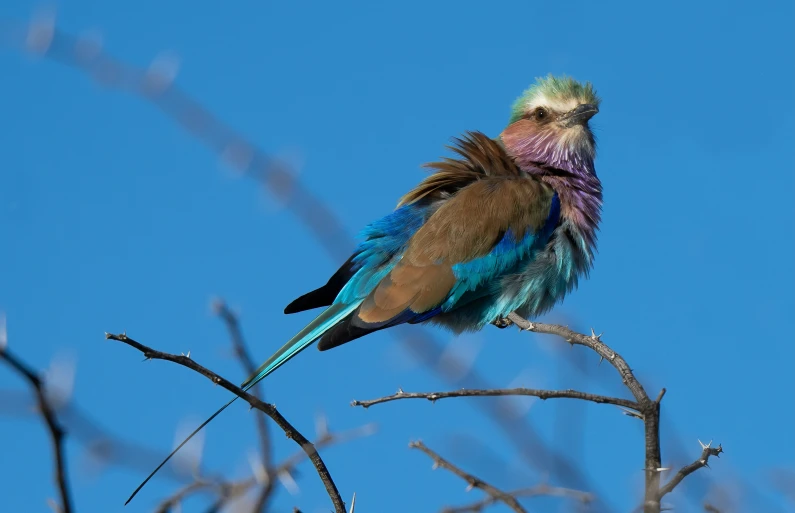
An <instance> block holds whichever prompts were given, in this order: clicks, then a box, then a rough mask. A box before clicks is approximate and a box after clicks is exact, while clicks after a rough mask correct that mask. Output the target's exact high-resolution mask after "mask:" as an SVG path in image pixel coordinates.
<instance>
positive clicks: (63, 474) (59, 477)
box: [0, 340, 72, 513]
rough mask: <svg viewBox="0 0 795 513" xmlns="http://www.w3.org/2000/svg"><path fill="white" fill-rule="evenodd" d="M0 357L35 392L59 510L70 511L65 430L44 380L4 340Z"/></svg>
mask: <svg viewBox="0 0 795 513" xmlns="http://www.w3.org/2000/svg"><path fill="white" fill-rule="evenodd" d="M0 358H1V359H3V360H4V361H5V362H6V363H8V365H9V366H10V367H11V368H12V369H14V370H15V371H17V372H18V373H19V375H20V376H22V377H23V378H24V379H25V380H26V381H27V382H28V383H29V384H30V386H31V388H33V391H34V392H35V394H36V403H37V405H38V408H39V412H40V413H41V415H42V417H44V422H45V423H46V424H47V430H48V431H49V432H50V440H51V441H52V446H53V454H54V456H55V483H56V485H57V486H58V493H59V494H60V495H61V504H60V507H59V512H60V513H72V497H71V492H70V489H69V483H68V477H67V470H66V454H65V452H66V451H65V449H64V436H65V432H64V429H63V427H61V424H60V423H59V422H58V419H57V418H56V415H55V408H53V405H52V404H51V403H50V400H49V399H48V397H47V391H46V390H45V386H44V381H43V380H42V379H41V378H40V377H39V375H38V374H37V373H36V371H34V370H33V369H31V368H30V367H28V366H27V365H26V364H25V363H24V362H23V361H22V360H20V359H19V358H17V357H16V356H15V355H14V354H13V353H11V352H10V351H9V350H8V345H7V341H5V340H3V341H2V344H0Z"/></svg>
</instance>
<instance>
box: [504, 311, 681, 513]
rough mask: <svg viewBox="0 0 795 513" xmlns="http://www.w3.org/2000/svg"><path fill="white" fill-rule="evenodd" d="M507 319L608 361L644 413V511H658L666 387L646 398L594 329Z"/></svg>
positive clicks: (521, 328) (629, 370) (614, 353)
mask: <svg viewBox="0 0 795 513" xmlns="http://www.w3.org/2000/svg"><path fill="white" fill-rule="evenodd" d="M508 319H509V320H510V321H511V322H513V323H514V324H516V325H517V326H518V327H519V329H520V330H525V331H533V332H535V333H546V334H550V335H557V336H559V337H561V338H563V339H564V340H565V341H566V342H568V343H569V344H576V345H581V346H585V347H587V348H589V349H591V350H593V351H594V352H596V354H598V355H599V356H600V357H601V358H602V359H603V360H607V361H608V362H609V363H610V365H612V366H613V367H614V368H615V369H616V370H617V371H618V373H619V375H620V376H621V381H622V383H624V385H625V386H626V387H627V388H628V389H629V391H630V392H631V393H632V396H633V397H634V398H635V401H637V404H638V406H639V410H640V413H641V415H643V429H644V439H645V445H646V447H645V449H646V450H645V453H646V456H645V466H644V470H645V472H646V485H645V494H644V511H645V513H658V512H659V511H660V502H659V497H660V496H659V489H660V471H661V468H662V463H661V462H662V452H661V450H660V402H661V401H662V398H663V396H664V395H665V389H663V390H662V391H660V393H659V395H658V396H657V399H656V400H652V399H650V398H649V396H648V394H647V393H646V390H644V388H643V385H641V384H640V381H638V378H636V377H635V374H634V373H633V372H632V369H631V368H630V367H629V365H628V364H627V362H626V361H625V360H624V358H622V357H621V355H620V354H618V353H616V352H615V351H613V350H612V349H611V348H610V347H609V346H608V345H607V344H605V343H604V342H602V335H601V334H599V335H597V334H596V333H595V332H594V331H593V329H592V330H591V335H590V336H589V335H583V334H582V333H577V332H576V331H573V330H570V329H569V328H567V327H565V326H558V325H555V324H543V323H539V322H530V321H528V320H527V319H524V318H522V317H521V316H519V315H517V314H516V313H515V312H514V313H511V314H509V315H508Z"/></svg>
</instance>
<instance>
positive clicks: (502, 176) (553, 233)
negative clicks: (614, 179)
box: [127, 75, 602, 503]
mask: <svg viewBox="0 0 795 513" xmlns="http://www.w3.org/2000/svg"><path fill="white" fill-rule="evenodd" d="M600 103H601V100H600V99H599V97H598V96H597V94H596V92H595V90H594V87H593V85H592V84H591V83H590V82H585V83H582V82H578V81H576V80H575V79H573V78H572V77H568V76H553V75H548V76H545V77H541V78H537V79H536V80H535V82H534V83H533V84H532V85H531V86H530V87H529V88H528V89H526V90H525V91H524V92H523V93H522V94H521V95H520V96H519V98H518V99H517V100H516V101H515V102H514V104H513V106H512V108H511V112H510V118H509V120H508V124H507V126H506V127H505V129H504V130H503V131H502V132H501V133H500V134H499V136H498V137H496V138H490V137H488V136H487V135H485V134H484V133H482V132H478V131H469V132H465V133H464V134H463V136H462V137H460V138H455V139H454V142H453V144H452V145H451V146H448V148H449V149H450V150H451V151H452V152H453V153H454V156H453V157H444V158H442V160H440V161H438V162H432V163H429V164H425V165H424V166H425V167H427V168H429V169H430V170H431V173H430V174H429V175H428V176H427V177H426V178H425V179H424V180H422V181H421V182H420V183H419V184H418V185H417V186H416V187H415V188H414V189H412V190H410V191H409V192H408V193H406V194H405V195H404V196H403V197H402V198H400V200H399V202H398V204H397V207H396V208H395V210H394V211H392V212H391V213H389V214H388V215H386V216H384V217H382V218H381V219H378V220H377V221H375V222H373V223H371V224H369V225H367V227H366V228H365V229H364V230H363V231H362V233H361V238H362V239H363V240H362V242H361V243H360V244H359V245H358V246H357V247H356V249H355V251H354V252H353V254H352V255H351V257H350V258H349V259H348V260H347V261H346V262H345V263H343V264H342V266H341V267H340V268H339V269H338V270H337V271H336V272H335V273H334V274H333V275H332V276H331V277H330V278H329V280H328V282H327V283H326V284H325V285H323V286H321V287H319V288H317V289H316V290H313V291H311V292H308V293H306V294H304V295H302V296H300V297H299V298H297V299H296V300H294V301H293V302H291V303H290V304H289V305H287V307H286V308H285V309H284V313H285V314H294V313H297V312H303V311H306V310H313V309H316V308H321V307H322V308H324V309H323V311H322V312H321V313H320V314H319V315H318V316H317V317H316V318H315V319H314V320H312V321H311V322H310V323H309V324H307V325H306V327H304V328H303V329H302V330H301V331H299V332H298V333H297V334H296V335H295V336H294V337H292V338H291V339H290V340H289V341H287V343H286V344H284V345H283V346H282V347H281V348H280V349H279V350H278V351H276V352H275V353H274V354H273V356H271V357H270V358H268V359H267V360H266V361H265V362H264V363H263V364H262V365H261V366H260V367H259V369H257V370H256V371H255V372H254V373H253V374H252V375H251V376H250V377H249V378H248V379H247V380H246V381H245V382H243V384H242V385H241V388H242V389H243V390H245V391H247V390H249V389H251V387H253V386H254V385H255V384H257V383H258V382H260V381H261V380H262V379H264V378H265V377H267V376H268V375H270V374H271V373H272V372H273V371H275V370H276V369H278V368H279V367H281V366H282V365H284V364H285V363H286V362H287V361H288V360H290V359H291V358H293V357H295V356H296V355H297V354H298V353H300V352H301V351H303V350H304V349H306V348H307V347H308V346H309V345H311V344H312V343H314V342H317V344H318V349H320V350H321V351H326V350H328V349H332V348H335V347H338V346H340V345H342V344H346V343H348V342H350V341H352V340H355V339H358V338H360V337H363V336H365V335H368V334H370V333H373V332H376V331H380V330H383V329H387V328H391V327H393V326H397V325H400V324H431V325H437V326H441V327H444V328H447V329H449V330H451V331H452V332H454V333H462V332H465V331H478V330H480V329H483V328H484V327H485V326H487V325H489V324H494V325H495V326H497V327H506V326H508V325H510V321H508V320H507V316H508V315H509V314H510V313H512V312H516V313H517V314H518V315H520V316H522V317H525V318H533V317H537V316H539V315H541V314H543V313H545V312H547V311H549V310H550V309H551V308H552V307H553V306H554V305H555V304H556V303H557V302H559V301H560V300H562V299H563V297H564V296H565V295H566V294H567V293H569V292H570V291H572V290H573V289H574V288H575V287H577V284H578V280H579V279H580V278H581V277H587V276H588V274H589V271H590V270H591V268H592V266H593V260H594V256H595V253H596V241H597V240H596V239H597V235H596V234H597V231H598V229H599V223H600V218H601V210H602V185H601V182H600V180H599V178H598V177H597V175H596V169H595V165H594V161H595V158H596V139H595V137H594V134H593V132H592V130H591V127H590V125H589V121H590V119H591V118H592V117H593V116H594V115H596V114H597V113H598V112H599V105H600ZM235 399H237V396H235V397H234V398H233V399H232V400H231V401H229V402H228V403H227V404H225V405H224V406H223V407H221V408H220V409H219V410H218V411H216V412H215V413H214V414H213V415H212V416H211V417H210V418H209V419H207V421H205V422H204V423H203V424H202V425H201V426H199V427H198V428H197V429H196V430H195V431H194V432H193V433H192V434H191V435H190V436H189V437H188V438H187V439H186V440H185V441H184V442H182V444H180V445H179V446H178V447H177V448H176V449H175V450H174V452H172V453H171V454H170V455H169V456H168V457H167V458H166V460H164V461H163V463H161V464H160V466H159V467H157V468H156V469H155V470H154V471H153V472H152V474H150V476H149V477H147V479H146V480H145V481H144V482H143V483H141V485H140V486H139V487H138V489H136V490H135V492H133V494H132V496H130V498H129V499H128V500H127V502H128V503H129V501H130V500H132V498H133V497H134V496H135V494H137V493H138V491H139V490H140V489H141V488H142V487H143V486H144V485H145V484H146V482H147V481H148V480H149V479H150V478H151V477H152V476H153V475H154V474H155V473H156V472H157V471H158V470H159V469H160V468H161V467H162V466H163V465H164V464H165V463H166V461H168V459H170V458H171V456H173V455H174V454H175V453H176V452H177V451H178V450H179V449H180V448H181V447H182V446H183V445H184V444H185V443H187V441H188V440H190V438H191V437H192V436H193V435H194V434H196V433H197V432H198V431H199V430H201V429H202V428H203V427H204V426H206V425H207V424H208V423H209V422H210V421H212V420H213V419H214V418H215V417H216V416H217V415H218V414H220V413H221V412H222V411H223V410H224V409H226V407H228V406H229V405H230V404H232V402H234V401H235Z"/></svg>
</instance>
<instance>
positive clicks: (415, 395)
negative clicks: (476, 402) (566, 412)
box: [351, 388, 639, 410]
mask: <svg viewBox="0 0 795 513" xmlns="http://www.w3.org/2000/svg"><path fill="white" fill-rule="evenodd" d="M516 395H519V396H522V395H523V396H532V397H538V398H539V399H542V400H547V399H559V398H564V399H580V400H583V401H592V402H595V403H601V404H614V405H616V406H623V407H624V408H631V409H633V410H638V409H639V407H638V405H637V403H635V402H633V401H628V400H626V399H620V398H617V397H606V396H603V395H596V394H590V393H587V392H580V391H577V390H538V389H534V388H500V389H493V390H469V389H461V390H454V391H452V392H404V391H403V390H398V392H397V393H396V394H392V395H388V396H384V397H379V398H377V399H369V400H365V401H358V400H355V401H353V402H351V406H361V407H363V408H369V407H370V406H373V405H376V404H381V403H388V402H390V401H397V400H400V399H427V400H428V401H431V402H436V401H437V400H439V399H447V398H451V397H499V396H516Z"/></svg>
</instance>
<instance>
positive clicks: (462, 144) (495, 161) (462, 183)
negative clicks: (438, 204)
mask: <svg viewBox="0 0 795 513" xmlns="http://www.w3.org/2000/svg"><path fill="white" fill-rule="evenodd" d="M453 141H454V143H453V145H451V146H448V148H450V149H451V150H452V151H454V152H455V153H457V154H458V155H460V156H461V158H459V159H451V158H443V159H442V160H441V161H440V162H430V163H428V164H425V165H423V167H427V168H431V169H434V170H435V172H434V173H433V174H432V175H431V176H429V177H428V178H426V179H425V180H423V181H422V182H420V184H419V185H417V187H415V188H414V189H412V190H411V191H409V192H408V193H407V194H406V195H405V196H403V197H402V198H400V202H399V203H398V207H402V206H403V205H408V204H410V203H414V202H415V201H418V200H420V199H422V198H426V197H429V196H430V197H431V198H434V199H441V198H444V197H447V196H449V195H451V194H455V193H456V192H457V191H459V190H461V189H462V188H464V187H466V186H467V185H469V184H471V183H472V182H475V181H478V180H481V179H483V178H486V177H494V176H506V177H507V176H515V177H518V176H521V171H520V170H519V168H518V167H517V166H516V164H515V163H514V161H513V159H512V158H511V157H510V156H509V155H508V154H507V153H506V152H505V149H504V148H503V147H502V145H501V144H500V143H499V142H497V141H495V140H494V139H491V138H490V137H488V136H487V135H486V134H484V133H482V132H466V134H465V135H464V137H463V138H461V139H459V138H457V137H456V138H454V139H453Z"/></svg>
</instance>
